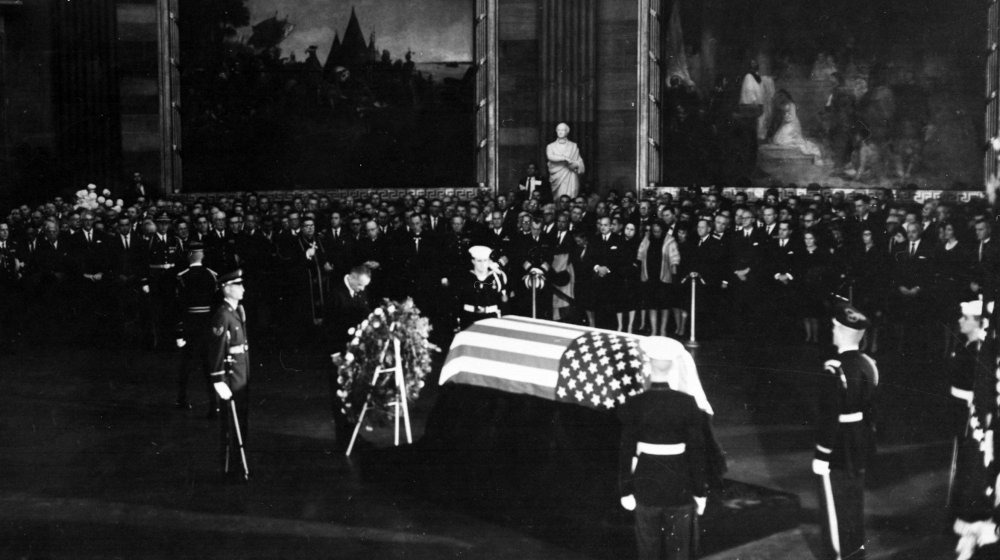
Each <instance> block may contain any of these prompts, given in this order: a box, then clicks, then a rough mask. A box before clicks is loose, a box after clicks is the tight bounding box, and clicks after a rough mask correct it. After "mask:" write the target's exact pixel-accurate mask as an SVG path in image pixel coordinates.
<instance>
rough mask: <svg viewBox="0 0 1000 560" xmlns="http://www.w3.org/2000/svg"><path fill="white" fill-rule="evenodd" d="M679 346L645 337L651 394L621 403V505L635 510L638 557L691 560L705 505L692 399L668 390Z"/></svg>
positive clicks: (698, 417) (701, 444)
mask: <svg viewBox="0 0 1000 560" xmlns="http://www.w3.org/2000/svg"><path fill="white" fill-rule="evenodd" d="M676 346H679V345H677V343H676V342H675V341H670V340H668V339H664V338H662V337H651V338H649V339H647V340H644V341H643V342H642V343H641V348H642V350H643V352H644V353H645V354H646V357H647V358H648V359H649V364H650V380H651V381H652V385H651V386H650V388H649V389H648V390H647V391H645V392H643V393H640V394H638V395H636V396H634V397H632V398H630V399H629V400H627V401H625V404H624V405H622V406H621V407H620V408H619V410H618V414H619V418H620V419H621V425H622V438H621V448H620V455H619V462H618V464H619V470H618V473H619V476H618V479H619V484H620V486H621V496H622V498H621V504H622V507H624V508H625V509H628V510H634V511H635V538H636V545H637V548H638V552H639V558H642V559H647V558H648V559H655V558H662V557H663V556H662V555H661V553H660V549H661V546H662V547H665V549H666V550H667V551H668V553H667V556H666V558H676V559H679V560H684V559H687V558H691V557H692V554H693V552H694V551H693V550H692V546H691V540H692V539H691V537H692V535H693V534H694V533H693V521H694V518H695V515H701V514H702V513H704V511H705V506H706V503H707V489H708V484H707V473H706V468H705V465H706V463H707V461H706V451H705V449H706V442H705V436H704V432H703V427H702V422H703V417H702V411H701V409H699V408H698V404H697V402H696V401H695V398H694V397H693V396H691V395H688V394H685V393H681V392H680V391H676V390H674V389H672V388H671V387H670V385H669V381H670V379H671V377H672V373H673V372H672V370H673V368H675V367H678V366H677V365H676V364H677V363H679V362H680V356H678V355H677V351H676Z"/></svg>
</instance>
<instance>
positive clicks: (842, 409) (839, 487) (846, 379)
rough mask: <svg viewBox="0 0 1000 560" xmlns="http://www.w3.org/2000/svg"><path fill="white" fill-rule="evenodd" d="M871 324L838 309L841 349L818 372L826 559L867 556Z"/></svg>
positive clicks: (873, 373) (874, 371) (873, 379)
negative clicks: (867, 347)
mask: <svg viewBox="0 0 1000 560" xmlns="http://www.w3.org/2000/svg"><path fill="white" fill-rule="evenodd" d="M869 324H870V323H869V321H868V318H867V317H865V315H864V314H862V313H861V312H860V311H858V310H857V309H855V308H854V307H852V306H850V305H846V304H839V305H838V306H837V307H836V309H835V311H834V315H833V344H834V346H836V347H837V350H838V352H839V353H838V355H837V357H836V358H835V359H832V360H827V361H826V363H825V364H824V365H823V369H824V372H823V375H821V376H820V386H819V390H818V394H819V407H818V409H819V415H818V417H817V419H816V426H817V434H816V453H815V456H814V458H813V465H812V467H813V473H815V474H816V475H817V476H818V477H819V480H818V483H819V486H820V492H819V495H820V506H821V507H820V514H821V517H822V526H821V529H822V533H823V556H822V558H823V559H830V560H832V559H837V560H840V559H845V560H846V559H848V558H850V559H852V560H854V559H863V558H864V557H865V527H864V489H865V469H866V467H867V466H868V461H869V458H870V457H871V455H872V454H873V453H874V451H875V417H874V414H875V410H874V396H875V387H876V386H877V385H878V368H877V367H876V366H875V361H874V360H872V359H871V358H869V357H868V356H867V355H865V354H864V353H862V352H861V351H860V350H858V345H859V344H860V342H861V339H862V337H864V335H865V329H867V328H868V326H869Z"/></svg>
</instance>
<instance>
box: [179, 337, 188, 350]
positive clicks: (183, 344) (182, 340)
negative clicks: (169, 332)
mask: <svg viewBox="0 0 1000 560" xmlns="http://www.w3.org/2000/svg"><path fill="white" fill-rule="evenodd" d="M186 344H187V341H186V340H184V339H183V338H178V339H177V347H178V348H184V346H185V345H186Z"/></svg>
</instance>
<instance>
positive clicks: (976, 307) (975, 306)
mask: <svg viewBox="0 0 1000 560" xmlns="http://www.w3.org/2000/svg"><path fill="white" fill-rule="evenodd" d="M961 306H962V315H966V316H968V317H982V315H983V302H982V300H978V299H977V300H973V301H963V302H962V303H961Z"/></svg>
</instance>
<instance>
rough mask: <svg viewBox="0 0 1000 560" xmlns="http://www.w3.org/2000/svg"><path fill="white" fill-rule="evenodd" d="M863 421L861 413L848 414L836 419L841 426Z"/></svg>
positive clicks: (863, 417)
mask: <svg viewBox="0 0 1000 560" xmlns="http://www.w3.org/2000/svg"><path fill="white" fill-rule="evenodd" d="M864 419H865V415H864V413H863V412H852V413H850V414H841V415H840V416H838V417H837V420H840V423H841V424H853V423H854V422H860V421H862V420H864Z"/></svg>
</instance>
